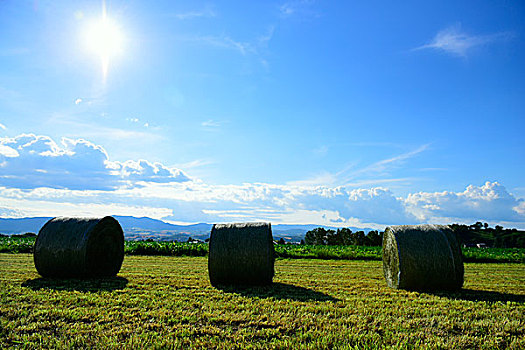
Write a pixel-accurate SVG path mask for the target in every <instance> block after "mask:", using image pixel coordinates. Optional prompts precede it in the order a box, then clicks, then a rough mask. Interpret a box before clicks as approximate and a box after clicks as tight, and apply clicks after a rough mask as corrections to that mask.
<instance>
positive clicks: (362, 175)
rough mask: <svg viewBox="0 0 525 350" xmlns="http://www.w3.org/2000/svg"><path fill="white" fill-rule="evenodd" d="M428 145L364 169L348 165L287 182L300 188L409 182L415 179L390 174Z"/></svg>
mask: <svg viewBox="0 0 525 350" xmlns="http://www.w3.org/2000/svg"><path fill="white" fill-rule="evenodd" d="M429 146H430V145H429V144H425V145H422V146H420V147H418V148H416V149H415V150H412V151H409V152H405V153H402V154H400V155H397V156H395V157H391V158H386V159H383V160H380V161H377V162H375V163H372V164H369V165H367V166H365V167H358V163H349V164H348V165H346V166H345V167H344V168H343V169H341V170H340V171H338V172H323V173H321V174H317V175H315V176H313V177H311V178H309V179H306V180H299V181H293V182H289V183H288V184H290V185H300V186H348V187H357V186H363V185H379V184H383V183H393V182H397V183H399V182H410V181H412V180H415V178H407V177H403V178H393V177H392V176H391V174H390V173H391V172H392V171H393V170H395V169H396V168H398V167H400V166H401V165H402V164H403V163H404V162H405V161H407V160H408V159H410V158H413V157H415V156H416V155H418V154H420V153H422V152H424V151H425V150H427V149H428V148H429Z"/></svg>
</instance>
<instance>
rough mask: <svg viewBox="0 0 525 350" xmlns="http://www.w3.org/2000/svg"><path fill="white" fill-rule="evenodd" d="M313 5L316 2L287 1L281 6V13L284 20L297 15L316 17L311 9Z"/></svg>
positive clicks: (302, 0) (309, 0)
mask: <svg viewBox="0 0 525 350" xmlns="http://www.w3.org/2000/svg"><path fill="white" fill-rule="evenodd" d="M313 4H314V0H295V1H287V2H285V3H284V4H282V5H280V6H279V13H280V14H281V17H284V18H286V17H291V16H296V15H301V16H305V15H306V16H312V15H315V16H316V15H317V14H316V13H315V12H314V11H313V10H312V9H311V6H312V5H313Z"/></svg>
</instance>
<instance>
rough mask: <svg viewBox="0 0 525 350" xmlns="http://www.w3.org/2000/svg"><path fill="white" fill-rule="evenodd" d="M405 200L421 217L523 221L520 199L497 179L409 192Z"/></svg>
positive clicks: (435, 219) (437, 219)
mask: <svg viewBox="0 0 525 350" xmlns="http://www.w3.org/2000/svg"><path fill="white" fill-rule="evenodd" d="M405 203H406V207H407V208H408V210H409V211H411V212H412V213H414V215H416V216H417V217H418V218H419V219H420V220H422V221H432V222H439V221H441V222H448V221H455V220H458V221H463V222H475V221H479V220H484V221H493V222H521V223H524V222H525V213H524V211H523V208H524V204H523V203H524V200H523V199H518V198H516V197H514V196H513V195H512V194H510V193H509V192H508V191H507V190H506V189H505V187H504V186H502V185H500V184H499V183H498V182H486V183H485V184H484V185H483V186H474V185H470V186H468V187H467V188H466V189H465V191H463V192H449V191H444V192H434V193H428V192H419V193H413V194H409V195H408V197H407V198H406V201H405Z"/></svg>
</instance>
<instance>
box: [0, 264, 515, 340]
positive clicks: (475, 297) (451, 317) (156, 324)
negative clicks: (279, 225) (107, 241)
mask: <svg viewBox="0 0 525 350" xmlns="http://www.w3.org/2000/svg"><path fill="white" fill-rule="evenodd" d="M32 259H33V258H32V255H30V254H0V348H71V347H73V348H120V349H126V348H139V347H148V348H223V349H231V348H283V349H284V348H316V349H317V348H321V349H322V348H325V349H333V348H341V349H353V348H396V349H399V348H432V349H436V348H445V349H447V348H448V349H461V348H464V349H471V348H486V349H498V348H501V349H503V348H513V349H523V348H525V306H524V302H525V265H523V264H480V263H475V264H473V263H467V264H465V271H466V273H465V285H464V288H463V290H462V291H461V292H457V293H444V292H442V293H434V294H431V293H417V292H406V291H398V290H392V289H389V288H387V287H386V284H385V282H384V279H383V275H382V265H381V262H380V261H359V260H355V261H348V260H320V259H295V260H290V259H278V260H277V261H276V276H275V278H274V282H275V283H274V285H273V286H271V287H258V288H245V289H234V288H231V287H230V288H223V289H216V288H214V287H212V286H211V285H210V283H209V279H208V275H207V258H206V257H165V256H126V257H125V260H124V264H123V267H122V270H121V272H120V273H119V275H118V277H117V278H115V279H104V280H51V279H42V278H40V276H39V275H38V274H37V272H36V270H35V268H34V265H33V260H32Z"/></svg>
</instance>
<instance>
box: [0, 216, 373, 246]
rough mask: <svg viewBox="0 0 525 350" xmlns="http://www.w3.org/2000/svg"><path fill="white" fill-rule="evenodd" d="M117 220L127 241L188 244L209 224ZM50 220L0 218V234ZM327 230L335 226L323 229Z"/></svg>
mask: <svg viewBox="0 0 525 350" xmlns="http://www.w3.org/2000/svg"><path fill="white" fill-rule="evenodd" d="M113 217H114V218H115V219H117V220H118V222H119V223H120V225H121V226H122V229H123V230H124V236H125V237H126V239H129V240H141V239H152V240H155V241H159V240H160V241H172V240H177V241H187V240H188V238H190V237H191V238H194V239H201V240H204V239H206V238H208V237H209V236H210V231H211V228H212V226H213V225H212V224H206V223H200V224H193V225H174V224H170V223H167V222H164V221H162V220H157V219H152V218H148V217H141V218H137V217H134V216H119V215H114V216H113ZM50 219H51V218H50V217H34V218H17V219H3V218H0V233H2V234H20V233H26V232H34V233H38V231H40V228H41V227H42V226H43V225H44V224H45V223H46V222H47V221H48V220H50ZM317 227H320V225H272V233H273V236H274V238H275V239H280V238H281V237H282V238H284V239H285V240H286V241H289V242H299V241H300V240H301V239H303V238H304V235H305V233H306V232H307V231H309V230H312V229H314V228H317ZM322 227H324V228H326V229H334V230H336V229H337V228H335V227H328V226H322ZM350 229H351V230H352V231H359V230H362V231H365V232H366V233H368V231H370V230H372V229H370V228H366V229H360V228H356V227H350Z"/></svg>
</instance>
